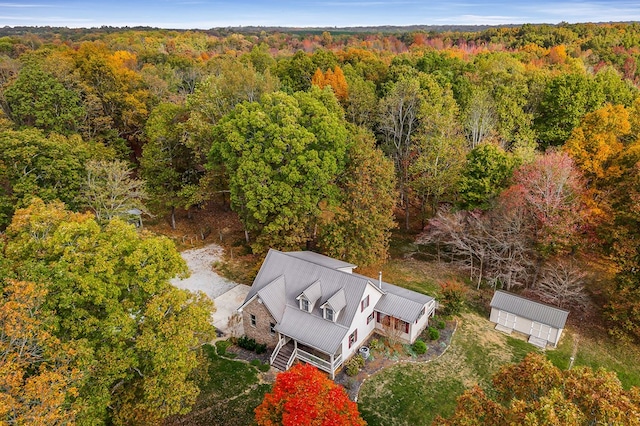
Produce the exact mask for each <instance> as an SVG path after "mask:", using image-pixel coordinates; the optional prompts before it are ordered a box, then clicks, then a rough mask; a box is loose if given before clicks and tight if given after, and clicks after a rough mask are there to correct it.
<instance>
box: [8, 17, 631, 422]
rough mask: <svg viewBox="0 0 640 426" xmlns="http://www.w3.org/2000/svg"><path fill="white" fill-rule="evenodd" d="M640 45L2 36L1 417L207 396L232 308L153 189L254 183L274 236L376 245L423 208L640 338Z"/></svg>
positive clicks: (379, 258)
mask: <svg viewBox="0 0 640 426" xmlns="http://www.w3.org/2000/svg"><path fill="white" fill-rule="evenodd" d="M638 61H640V24H606V25H604V24H602V25H595V24H572V25H570V24H560V25H556V26H549V25H522V26H514V27H505V28H489V29H485V30H482V31H475V32H472V31H468V32H464V31H444V32H435V31H433V32H424V31H405V32H402V33H396V34H394V33H372V32H370V33H367V32H357V33H356V32H347V31H341V32H335V33H330V32H326V31H325V32H322V33H319V32H315V33H313V32H309V33H304V32H297V33H285V32H280V31H265V30H260V31H257V30H256V31H255V32H251V31H249V32H245V33H234V32H232V31H225V30H216V31H213V30H212V31H208V32H204V31H180V32H178V31H169V30H157V29H126V30H124V29H123V30H116V29H109V28H106V29H103V30H102V31H99V30H92V31H81V30H73V31H71V30H66V31H65V30H59V31H56V30H54V29H51V30H50V31H38V32H32V33H30V32H22V33H20V34H17V35H10V36H5V37H1V38H0V107H1V109H2V117H1V118H0V187H1V191H0V230H1V231H2V234H1V236H2V245H3V246H2V255H1V256H0V270H1V271H2V274H1V275H2V280H1V281H0V289H1V290H2V295H3V298H2V302H1V303H2V307H1V308H0V315H2V319H3V323H4V325H3V327H4V328H3V329H2V330H0V361H1V362H2V364H1V367H0V380H1V381H2V383H0V389H2V392H3V394H2V400H0V418H8V419H11V421H12V422H14V423H21V422H22V421H28V419H30V418H34V416H35V417H40V418H48V419H49V418H50V419H52V421H51V422H50V423H55V421H54V419H57V418H61V417H66V418H73V419H75V421H76V422H77V423H78V424H101V423H108V424H112V423H113V424H147V423H149V422H154V421H157V420H158V419H162V418H165V417H167V416H169V415H172V414H176V413H183V412H185V411H188V410H189V407H190V405H191V404H192V403H193V401H194V399H195V397H196V394H197V388H196V386H195V385H194V383H193V374H192V373H193V371H194V370H195V368H196V366H197V360H198V359H199V358H198V352H197V350H196V348H197V347H198V345H199V343H200V342H202V341H206V340H207V339H208V338H209V337H210V336H211V333H212V331H213V330H212V329H211V327H210V326H209V325H208V314H207V312H208V311H209V310H210V309H211V306H210V305H209V304H208V303H207V302H206V301H205V300H204V299H201V298H196V297H194V296H189V295H188V294H187V293H183V292H182V291H179V290H177V289H174V288H173V287H171V286H170V285H169V284H168V280H169V279H170V278H171V277H173V276H175V275H177V274H179V273H182V272H184V269H185V267H184V264H183V263H182V261H181V260H180V257H179V255H178V254H177V252H176V249H175V246H174V245H173V243H171V242H170V240H168V239H166V238H163V237H157V236H153V235H151V233H148V232H146V231H142V232H137V231H135V230H134V229H133V227H132V226H130V225H128V224H127V223H126V221H127V219H128V213H127V212H128V211H130V210H131V209H138V210H140V211H142V212H143V214H153V215H156V216H157V217H161V218H166V220H167V221H168V222H169V223H170V224H171V226H173V227H174V228H175V227H176V225H177V224H176V221H178V220H180V217H181V216H180V215H179V214H177V213H181V212H186V211H191V210H196V209H202V208H207V205H208V203H228V205H229V207H230V208H231V209H232V210H233V211H234V212H235V213H236V214H237V216H238V219H239V221H240V222H241V223H242V226H243V228H244V234H245V241H246V244H247V247H248V248H249V249H250V250H251V251H252V252H253V253H254V254H257V255H260V254H262V253H264V252H265V251H266V250H267V249H268V248H270V247H273V248H277V249H284V250H290V249H295V250H299V249H305V248H306V249H314V250H317V251H320V252H322V253H325V254H327V255H330V256H333V257H336V258H340V259H344V260H346V261H349V262H353V263H355V264H358V265H375V264H379V263H380V262H383V261H384V260H385V259H386V258H387V257H388V255H389V254H388V253H389V242H390V238H391V231H392V230H393V229H394V228H397V229H398V230H399V231H401V232H407V233H408V234H409V235H413V236H414V237H415V236H417V240H418V242H419V243H421V244H424V245H427V246H428V247H429V249H432V250H433V251H435V252H437V256H438V257H439V258H440V259H442V260H444V261H451V262H452V263H455V264H456V266H459V267H462V268H463V270H465V271H466V272H467V273H468V276H469V278H470V279H471V280H472V282H473V283H474V285H477V286H480V285H488V286H491V287H494V288H504V289H509V290H517V291H520V290H525V291H526V292H528V293H529V294H530V295H532V297H537V298H539V299H540V300H544V301H547V302H549V303H553V304H555V305H558V306H561V307H565V308H567V307H571V308H574V309H578V310H580V309H583V310H584V309H590V308H589V305H590V304H593V303H596V304H598V306H597V309H599V310H601V311H602V312H603V313H604V315H605V318H606V320H607V321H608V328H609V330H610V331H611V333H612V334H614V335H615V336H617V337H618V338H621V339H627V340H636V341H640V275H639V274H640V272H639V271H640V251H639V247H640V173H639V172H640V97H639V90H638V88H639V84H640V70H639V69H637V63H638ZM116 242H117V243H116ZM596 263H597V264H598V265H603V264H604V265H606V269H607V270H608V271H609V272H610V274H609V276H610V277H611V278H610V279H609V280H608V282H607V285H606V286H604V287H603V288H601V289H598V291H597V292H596V293H597V294H598V298H597V300H596V299H590V298H589V293H587V292H585V289H584V287H585V282H586V279H587V275H588V273H589V272H590V271H591V265H594V264H596ZM7 324H10V325H7ZM25 348H26V349H25ZM99 359H103V360H104V359H109V360H111V362H110V363H108V364H105V363H100V362H98V360H99ZM169 363H170V364H171V365H172V370H171V372H170V373H169V371H168V370H167V365H168V364H169ZM43 384H46V389H47V392H46V393H45V394H40V393H39V392H36V391H35V389H41V388H42V386H43ZM167 390H169V392H167ZM9 400H10V401H13V402H12V403H10V404H7V403H6V402H3V401H9ZM7 407H13V408H10V409H9V408H7ZM15 407H18V408H15Z"/></svg>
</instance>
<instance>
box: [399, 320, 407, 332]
mask: <svg viewBox="0 0 640 426" xmlns="http://www.w3.org/2000/svg"><path fill="white" fill-rule="evenodd" d="M396 330H401V331H403V332H405V333H408V332H409V323H408V322H406V321H402V320H400V319H399V320H397V321H396Z"/></svg>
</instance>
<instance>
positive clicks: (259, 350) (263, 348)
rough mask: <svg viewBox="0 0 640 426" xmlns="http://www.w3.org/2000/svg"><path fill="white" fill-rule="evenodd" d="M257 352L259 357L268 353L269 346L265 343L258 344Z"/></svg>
mask: <svg viewBox="0 0 640 426" xmlns="http://www.w3.org/2000/svg"><path fill="white" fill-rule="evenodd" d="M255 351H256V353H257V354H258V355H260V354H263V353H265V352H266V351H267V345H266V344H264V343H256V348H255Z"/></svg>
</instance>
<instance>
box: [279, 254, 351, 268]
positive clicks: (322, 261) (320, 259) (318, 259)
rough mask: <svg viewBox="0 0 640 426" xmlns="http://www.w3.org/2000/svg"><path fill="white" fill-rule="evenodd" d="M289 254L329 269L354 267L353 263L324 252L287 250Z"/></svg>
mask: <svg viewBox="0 0 640 426" xmlns="http://www.w3.org/2000/svg"><path fill="white" fill-rule="evenodd" d="M287 254H288V255H289V256H293V257H296V258H298V259H302V260H306V261H307V262H311V263H315V264H316V265H320V266H324V267H326V268H331V269H340V268H355V267H356V265H354V264H353V263H348V262H343V261H342V260H338V259H334V258H332V257H329V256H325V255H324V254H320V253H315V252H313V251H289V252H287Z"/></svg>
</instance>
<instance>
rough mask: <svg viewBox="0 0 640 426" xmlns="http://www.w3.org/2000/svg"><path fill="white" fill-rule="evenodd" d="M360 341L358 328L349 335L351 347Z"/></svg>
mask: <svg viewBox="0 0 640 426" xmlns="http://www.w3.org/2000/svg"><path fill="white" fill-rule="evenodd" d="M357 341H358V329H357V328H356V329H355V330H354V331H353V333H351V335H350V336H349V347H351V346H353V345H355V343H356V342H357Z"/></svg>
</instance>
